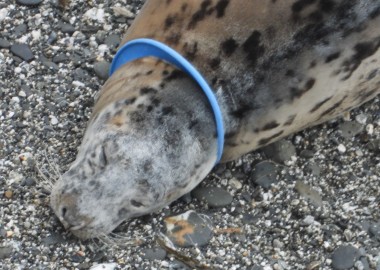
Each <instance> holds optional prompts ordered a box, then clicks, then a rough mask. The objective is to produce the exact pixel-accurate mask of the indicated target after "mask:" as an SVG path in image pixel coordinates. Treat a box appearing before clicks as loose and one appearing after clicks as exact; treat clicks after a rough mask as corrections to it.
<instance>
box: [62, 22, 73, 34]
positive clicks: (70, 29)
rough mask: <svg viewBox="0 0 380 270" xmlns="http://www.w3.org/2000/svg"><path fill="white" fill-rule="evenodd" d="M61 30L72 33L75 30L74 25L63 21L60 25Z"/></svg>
mask: <svg viewBox="0 0 380 270" xmlns="http://www.w3.org/2000/svg"><path fill="white" fill-rule="evenodd" d="M61 31H62V33H66V34H69V35H72V34H73V33H74V32H75V27H74V26H72V25H71V24H67V23H64V24H62V26H61Z"/></svg>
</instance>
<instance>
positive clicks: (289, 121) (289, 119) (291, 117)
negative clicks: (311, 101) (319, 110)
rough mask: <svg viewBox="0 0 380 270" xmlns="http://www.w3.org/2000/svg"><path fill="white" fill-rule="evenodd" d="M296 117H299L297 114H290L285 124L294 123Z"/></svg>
mask: <svg viewBox="0 0 380 270" xmlns="http://www.w3.org/2000/svg"><path fill="white" fill-rule="evenodd" d="M296 117H297V115H295V114H293V115H291V116H289V117H288V120H286V122H285V123H284V126H290V125H291V124H293V122H294V120H295V119H296Z"/></svg>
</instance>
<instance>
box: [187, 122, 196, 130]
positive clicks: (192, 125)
mask: <svg viewBox="0 0 380 270" xmlns="http://www.w3.org/2000/svg"><path fill="white" fill-rule="evenodd" d="M197 124H198V121H197V120H191V121H190V123H189V127H188V128H189V129H192V128H193V127H194V126H195V125H197Z"/></svg>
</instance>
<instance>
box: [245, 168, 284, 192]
mask: <svg viewBox="0 0 380 270" xmlns="http://www.w3.org/2000/svg"><path fill="white" fill-rule="evenodd" d="M251 179H252V181H253V182H254V183H255V184H257V185H259V186H261V187H262V188H265V189H268V188H270V186H271V185H272V184H274V183H277V182H278V179H277V167H276V165H275V164H274V163H273V162H270V161H262V162H260V163H258V164H256V165H255V166H254V168H253V171H252V174H251Z"/></svg>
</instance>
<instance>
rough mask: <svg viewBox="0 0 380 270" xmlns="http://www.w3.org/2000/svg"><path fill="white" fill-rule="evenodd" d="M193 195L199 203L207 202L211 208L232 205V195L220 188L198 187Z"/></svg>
mask: <svg viewBox="0 0 380 270" xmlns="http://www.w3.org/2000/svg"><path fill="white" fill-rule="evenodd" d="M192 195H193V196H194V197H195V198H196V199H197V200H199V201H205V202H206V203H207V204H208V205H209V206H211V207H223V206H226V205H229V204H231V202H232V196H231V194H230V193H229V192H228V191H226V190H224V189H222V188H219V187H197V188H196V189H195V190H193V192H192Z"/></svg>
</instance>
